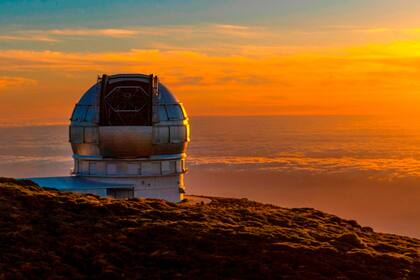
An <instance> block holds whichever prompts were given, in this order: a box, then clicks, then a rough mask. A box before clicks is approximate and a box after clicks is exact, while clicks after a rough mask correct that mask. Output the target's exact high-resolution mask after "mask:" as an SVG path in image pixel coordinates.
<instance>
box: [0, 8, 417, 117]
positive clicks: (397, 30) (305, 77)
mask: <svg viewBox="0 0 420 280" xmlns="http://www.w3.org/2000/svg"><path fill="white" fill-rule="evenodd" d="M121 2H123V3H119V1H118V3H117V1H17V0H15V1H1V0H0V124H3V125H4V124H34V123H36V124H45V123H66V122H67V121H68V118H69V115H70V113H71V110H72V108H73V106H74V104H75V103H76V102H77V100H78V99H79V98H80V96H81V95H82V94H83V93H84V92H85V91H86V89H87V88H88V87H89V86H90V85H92V84H93V83H94V82H95V81H96V77H97V75H99V74H102V73H108V74H113V73H155V74H157V75H159V76H160V78H161V81H163V82H164V83H165V84H166V85H167V86H169V87H170V88H171V90H172V91H173V92H174V93H175V94H176V95H177V97H178V98H179V99H180V100H181V101H182V102H183V103H184V104H185V106H186V108H187V110H188V112H189V114H190V115H191V116H199V115H399V116H401V115H404V116H408V117H412V118H414V119H416V118H417V120H418V119H419V118H420V112H419V111H420V110H419V104H420V84H419V79H420V16H419V14H420V1H414V0H413V1H410V0H399V1H395V0H380V1H379V0H369V1H366V0H352V1H344V0H343V1H337V0H271V1H268V0H262V1H249V0H242V1H216V0H213V1H208V0H207V1H199V0H183V1H181V0H179V1H170V0H160V1H121ZM86 3H89V4H86Z"/></svg>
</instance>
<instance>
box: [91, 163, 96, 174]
mask: <svg viewBox="0 0 420 280" xmlns="http://www.w3.org/2000/svg"><path fill="white" fill-rule="evenodd" d="M95 174H96V162H93V161H91V162H89V175H95Z"/></svg>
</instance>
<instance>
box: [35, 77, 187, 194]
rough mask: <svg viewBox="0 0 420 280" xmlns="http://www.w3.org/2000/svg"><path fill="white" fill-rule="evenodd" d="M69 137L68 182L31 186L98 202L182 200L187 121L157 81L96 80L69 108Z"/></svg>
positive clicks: (44, 181)
mask: <svg viewBox="0 0 420 280" xmlns="http://www.w3.org/2000/svg"><path fill="white" fill-rule="evenodd" d="M69 137H70V143H71V147H72V150H73V159H74V170H73V172H72V173H73V174H72V176H68V177H50V178H30V179H31V180H33V181H35V182H36V183H38V184H39V185H40V186H45V187H52V188H56V189H60V190H66V191H74V192H83V193H92V194H95V195H99V196H103V197H106V196H108V197H114V198H133V197H146V198H162V199H166V200H169V201H174V202H177V201H180V200H182V199H183V193H184V174H185V172H186V168H185V159H186V150H187V145H188V142H189V140H190V129H189V124H188V117H187V114H186V113H185V110H184V108H183V106H182V104H181V103H179V102H178V101H177V99H176V98H175V97H174V95H173V94H172V93H171V92H170V91H169V90H168V89H167V88H166V87H165V86H164V85H163V84H161V83H159V81H158V78H157V76H154V75H142V74H119V75H110V76H108V75H103V76H102V77H100V78H98V81H97V83H96V84H94V85H93V86H92V87H91V88H90V89H89V90H88V91H87V92H86V93H85V94H84V95H83V96H82V98H81V99H80V101H79V102H78V103H77V104H76V107H75V108H74V111H73V114H72V117H71V124H70V128H69Z"/></svg>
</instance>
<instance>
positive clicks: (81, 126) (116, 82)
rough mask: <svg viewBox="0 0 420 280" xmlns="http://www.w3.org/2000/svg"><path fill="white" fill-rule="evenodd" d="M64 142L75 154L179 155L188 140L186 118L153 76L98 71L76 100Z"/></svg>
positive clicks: (183, 150) (107, 155) (98, 155)
mask: <svg viewBox="0 0 420 280" xmlns="http://www.w3.org/2000/svg"><path fill="white" fill-rule="evenodd" d="M70 142H71V145H72V149H73V153H74V155H75V156H76V157H78V156H82V157H96V158H97V157H101V158H143V157H152V156H158V155H174V154H183V153H185V152H186V148H187V144H188V142H189V124H188V117H187V114H186V112H185V110H184V107H183V106H182V104H181V103H180V102H179V101H178V100H177V99H176V98H175V96H174V95H173V94H172V93H171V92H170V91H169V90H168V88H166V87H165V86H164V85H163V84H161V83H159V82H158V80H157V77H156V76H153V75H143V74H119V75H111V76H107V75H104V76H102V77H101V78H99V79H98V81H97V82H96V83H95V84H94V85H93V86H92V87H91V88H90V89H89V90H88V91H87V92H86V93H85V94H84V95H83V96H82V97H81V99H80V101H79V102H78V103H77V104H76V106H75V109H74V111H73V114H72V117H71V125H70Z"/></svg>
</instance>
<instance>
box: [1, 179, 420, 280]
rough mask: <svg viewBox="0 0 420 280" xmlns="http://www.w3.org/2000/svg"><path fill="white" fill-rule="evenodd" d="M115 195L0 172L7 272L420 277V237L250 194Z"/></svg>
mask: <svg viewBox="0 0 420 280" xmlns="http://www.w3.org/2000/svg"><path fill="white" fill-rule="evenodd" d="M211 200H212V201H211V203H208V204H196V205H191V204H189V203H181V204H178V205H177V204H173V203H168V202H165V201H162V200H143V199H131V200H113V199H101V198H98V197H96V196H92V195H78V194H71V193H64V192H59V191H55V190H46V189H42V188H40V187H38V186H36V185H35V184H33V183H32V182H30V181H21V182H17V181H15V180H13V179H5V178H3V179H1V180H0V278H2V279H22V278H31V279H60V278H61V279H64V278H66V279H67V278H81V279H83V278H89V279H91V278H98V279H118V278H128V279H139V278H140V279H141V278H144V279H158V278H159V279H162V278H163V279H178V278H179V279H184V278H187V279H200V278H201V279H226V278H228V279H245V278H251V279H257V278H258V279H420V255H419V254H420V241H419V240H416V239H413V238H408V237H402V236H397V235H392V234H382V233H376V232H374V231H373V230H372V229H371V228H369V227H362V226H360V225H358V224H357V222H355V221H349V220H344V219H340V218H338V217H336V216H334V215H330V214H326V213H323V212H320V211H317V210H314V209H308V208H302V209H286V208H281V207H276V206H272V205H266V204H261V203H256V202H252V201H248V200H246V199H227V198H211Z"/></svg>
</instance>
